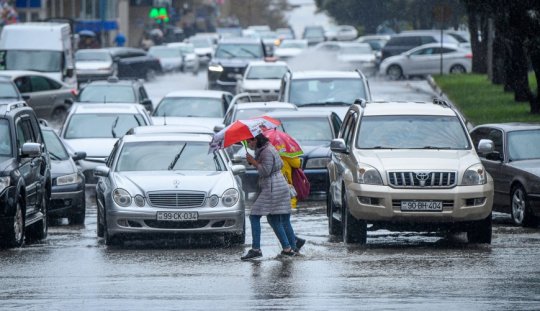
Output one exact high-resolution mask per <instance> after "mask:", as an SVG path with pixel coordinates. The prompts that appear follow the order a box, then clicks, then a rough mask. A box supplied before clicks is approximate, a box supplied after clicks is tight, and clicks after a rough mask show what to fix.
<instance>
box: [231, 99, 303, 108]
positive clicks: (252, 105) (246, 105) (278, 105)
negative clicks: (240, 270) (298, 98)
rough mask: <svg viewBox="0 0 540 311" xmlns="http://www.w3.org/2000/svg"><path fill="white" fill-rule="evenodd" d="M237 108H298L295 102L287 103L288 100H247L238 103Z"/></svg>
mask: <svg viewBox="0 0 540 311" xmlns="http://www.w3.org/2000/svg"><path fill="white" fill-rule="evenodd" d="M235 107H236V109H258V108H268V107H270V108H282V109H287V108H290V109H298V107H296V105H295V104H291V103H286V102H278V101H272V102H245V103H238V104H236V105H235Z"/></svg>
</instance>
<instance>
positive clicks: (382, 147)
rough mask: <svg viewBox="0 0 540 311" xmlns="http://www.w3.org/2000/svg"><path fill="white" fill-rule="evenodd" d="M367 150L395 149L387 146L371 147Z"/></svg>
mask: <svg viewBox="0 0 540 311" xmlns="http://www.w3.org/2000/svg"><path fill="white" fill-rule="evenodd" d="M369 149H396V147H389V146H373V147H371V148H369Z"/></svg>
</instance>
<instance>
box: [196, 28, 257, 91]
mask: <svg viewBox="0 0 540 311" xmlns="http://www.w3.org/2000/svg"><path fill="white" fill-rule="evenodd" d="M265 57H266V54H265V49H264V44H263V43H262V41H261V40H260V39H250V38H226V39H222V40H220V41H219V43H218V46H217V48H216V51H215V53H214V55H213V57H212V60H211V61H210V63H209V64H208V85H207V87H208V89H210V90H223V91H228V92H231V93H233V94H234V92H236V82H237V79H238V78H239V77H241V76H242V75H243V74H244V71H245V70H246V67H247V65H248V63H249V62H250V61H253V60H263V59H264V58H265Z"/></svg>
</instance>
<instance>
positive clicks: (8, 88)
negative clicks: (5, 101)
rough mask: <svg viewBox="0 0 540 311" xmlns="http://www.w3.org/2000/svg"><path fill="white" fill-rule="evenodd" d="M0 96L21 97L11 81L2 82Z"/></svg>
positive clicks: (0, 83)
mask: <svg viewBox="0 0 540 311" xmlns="http://www.w3.org/2000/svg"><path fill="white" fill-rule="evenodd" d="M0 98H15V99H19V98H20V97H19V92H17V89H16V88H15V86H13V84H11V83H10V82H0Z"/></svg>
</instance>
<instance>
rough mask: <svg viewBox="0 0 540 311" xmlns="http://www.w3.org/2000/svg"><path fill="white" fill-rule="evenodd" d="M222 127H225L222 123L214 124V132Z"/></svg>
mask: <svg viewBox="0 0 540 311" xmlns="http://www.w3.org/2000/svg"><path fill="white" fill-rule="evenodd" d="M224 128H225V125H223V124H219V125H216V126H214V133H217V132H219V131H221V130H222V129H224Z"/></svg>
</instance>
